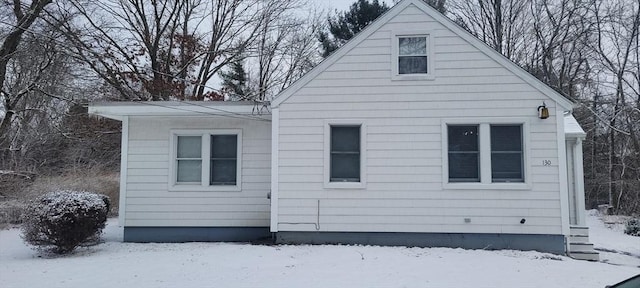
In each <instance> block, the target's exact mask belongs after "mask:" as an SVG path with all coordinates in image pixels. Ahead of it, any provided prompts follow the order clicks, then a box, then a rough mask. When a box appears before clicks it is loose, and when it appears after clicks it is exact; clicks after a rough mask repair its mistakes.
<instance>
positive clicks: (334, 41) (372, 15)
mask: <svg viewBox="0 0 640 288" xmlns="http://www.w3.org/2000/svg"><path fill="white" fill-rule="evenodd" d="M387 10H389V6H387V5H386V4H385V3H382V4H380V2H379V1H378V0H373V1H371V2H369V0H357V2H355V3H353V4H351V7H350V8H349V11H347V12H342V13H339V14H338V15H337V16H335V17H329V19H328V20H327V21H328V23H327V24H328V28H329V33H331V36H329V33H327V31H322V32H320V33H319V35H318V40H319V41H320V43H321V44H322V50H323V51H322V56H323V57H327V56H329V55H330V54H331V53H332V52H333V51H335V50H336V49H338V48H340V46H342V45H344V43H346V42H347V41H349V40H350V39H351V38H353V36H354V35H356V34H358V32H360V31H362V29H364V27H366V26H367V25H369V24H370V23H371V22H373V20H376V18H378V16H380V15H382V13H384V12H386V11H387Z"/></svg>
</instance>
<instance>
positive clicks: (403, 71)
mask: <svg viewBox="0 0 640 288" xmlns="http://www.w3.org/2000/svg"><path fill="white" fill-rule="evenodd" d="M392 34H393V35H392V37H391V39H392V43H391V47H392V50H391V63H392V64H391V66H392V70H391V71H392V75H391V76H392V77H391V78H392V80H432V79H434V67H433V55H434V53H433V50H434V48H433V47H434V46H433V37H432V32H426V31H398V32H393V33H392Z"/></svg>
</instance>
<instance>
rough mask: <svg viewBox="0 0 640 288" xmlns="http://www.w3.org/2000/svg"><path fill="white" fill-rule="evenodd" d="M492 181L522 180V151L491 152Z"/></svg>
mask: <svg viewBox="0 0 640 288" xmlns="http://www.w3.org/2000/svg"><path fill="white" fill-rule="evenodd" d="M491 178H492V181H493V182H524V177H523V175H522V153H499V152H494V153H491Z"/></svg>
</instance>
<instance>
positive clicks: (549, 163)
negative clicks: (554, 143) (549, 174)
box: [542, 160, 551, 166]
mask: <svg viewBox="0 0 640 288" xmlns="http://www.w3.org/2000/svg"><path fill="white" fill-rule="evenodd" d="M542 166H551V160H542Z"/></svg>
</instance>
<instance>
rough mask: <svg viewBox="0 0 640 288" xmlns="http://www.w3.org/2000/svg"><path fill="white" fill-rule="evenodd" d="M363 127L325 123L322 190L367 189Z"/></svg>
mask: <svg viewBox="0 0 640 288" xmlns="http://www.w3.org/2000/svg"><path fill="white" fill-rule="evenodd" d="M366 135H367V133H366V124H365V123H364V122H362V121H361V120H327V121H325V128H324V188H327V189H334V188H335V189H364V188H366V182H367V179H366V178H367V173H366V167H367V165H366V159H367V157H366V151H367V148H366V141H365V139H366Z"/></svg>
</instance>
